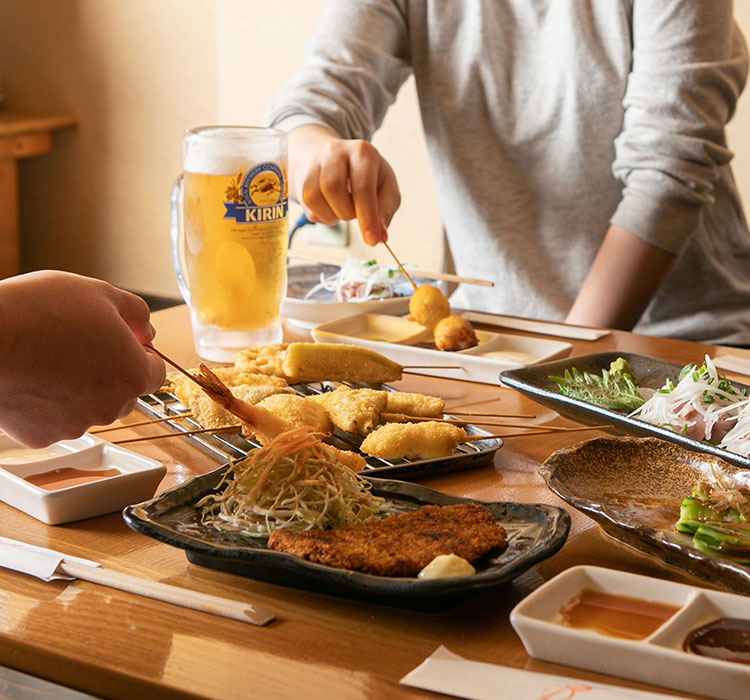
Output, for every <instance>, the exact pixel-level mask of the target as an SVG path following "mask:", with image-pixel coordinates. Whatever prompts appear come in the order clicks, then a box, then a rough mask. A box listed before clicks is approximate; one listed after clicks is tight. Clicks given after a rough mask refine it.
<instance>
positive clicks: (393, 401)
mask: <svg viewBox="0 0 750 700" xmlns="http://www.w3.org/2000/svg"><path fill="white" fill-rule="evenodd" d="M385 410H386V412H388V413H400V414H402V415H405V416H419V417H420V418H442V417H443V413H445V401H443V399H440V398H438V397H437V396H427V395H426V394H410V393H407V392H405V391H389V392H388V402H387V403H386V405H385Z"/></svg>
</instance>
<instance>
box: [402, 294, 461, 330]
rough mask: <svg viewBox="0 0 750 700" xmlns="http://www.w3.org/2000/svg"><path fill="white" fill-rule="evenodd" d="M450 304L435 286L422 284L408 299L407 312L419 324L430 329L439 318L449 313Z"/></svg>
mask: <svg viewBox="0 0 750 700" xmlns="http://www.w3.org/2000/svg"><path fill="white" fill-rule="evenodd" d="M450 312H451V305H450V302H449V301H448V299H447V298H446V296H445V294H443V293H442V292H441V291H440V290H439V289H438V288H437V287H433V286H432V285H430V284H422V285H420V286H419V287H417V288H416V290H414V294H412V295H411V299H409V314H410V315H411V318H412V319H413V320H414V321H416V322H417V323H418V324H419V325H420V326H424V327H425V328H429V329H430V330H432V329H433V328H435V326H436V325H437V323H438V321H440V319H441V318H445V317H446V316H448V315H450Z"/></svg>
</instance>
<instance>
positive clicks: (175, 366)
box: [146, 343, 200, 386]
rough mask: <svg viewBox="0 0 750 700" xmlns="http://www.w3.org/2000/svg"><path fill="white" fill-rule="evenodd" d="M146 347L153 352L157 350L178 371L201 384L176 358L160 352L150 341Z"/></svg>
mask: <svg viewBox="0 0 750 700" xmlns="http://www.w3.org/2000/svg"><path fill="white" fill-rule="evenodd" d="M146 347H147V348H148V349H149V350H151V351H152V352H155V353H156V354H157V355H158V356H159V357H161V359H162V360H164V362H166V363H167V364H168V365H172V367H174V368H175V369H176V370H177V371H179V372H182V373H183V374H184V375H185V376H186V377H187V378H188V379H192V380H193V381H194V382H195V383H196V384H198V386H200V382H199V381H198V380H197V379H196V378H195V377H194V376H193V375H192V374H190V372H188V371H187V370H186V369H184V368H182V367H180V365H178V364H177V363H176V362H175V361H174V360H170V359H169V358H168V357H167V356H166V355H165V354H164V353H163V352H159V351H158V350H157V349H156V348H155V347H154V346H153V345H151V344H150V343H147V344H146Z"/></svg>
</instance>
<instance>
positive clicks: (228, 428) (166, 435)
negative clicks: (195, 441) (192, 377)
mask: <svg viewBox="0 0 750 700" xmlns="http://www.w3.org/2000/svg"><path fill="white" fill-rule="evenodd" d="M241 427H242V426H241V425H240V424H239V423H238V424H237V425H228V426H226V427H225V428H201V429H199V430H178V431H177V432H174V433H161V434H159V435H147V436H145V437H137V438H130V439H128V440H115V441H113V442H112V444H113V445H126V444H127V443H129V442H145V441H146V440H161V439H162V438H170V437H185V436H187V435H198V434H200V433H224V432H228V431H231V430H238V429H239V428H241Z"/></svg>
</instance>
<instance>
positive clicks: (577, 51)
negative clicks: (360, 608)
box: [268, 0, 750, 344]
mask: <svg viewBox="0 0 750 700" xmlns="http://www.w3.org/2000/svg"><path fill="white" fill-rule="evenodd" d="M412 73H413V75H414V77H415V80H416V86H417V91H418V95H419V103H420V109H421V113H422V121H423V126H424V132H425V136H426V140H427V146H428V151H429V154H430V160H431V164H432V167H433V170H434V175H435V183H436V187H437V192H438V199H439V205H440V212H441V216H442V219H443V222H444V226H445V231H446V235H447V237H448V241H449V244H450V247H451V252H452V255H453V258H454V261H455V264H456V269H457V271H458V273H459V274H464V275H470V276H472V277H482V278H487V279H492V280H494V281H495V287H494V289H492V290H491V291H488V290H487V289H486V288H480V287H471V286H466V285H464V286H462V288H461V289H459V291H458V292H457V295H456V296H455V297H454V299H452V302H453V303H454V304H455V305H457V306H464V307H467V308H472V309H477V310H486V311H491V312H496V313H505V314H513V315H519V316H527V317H532V318H542V319H550V320H560V319H562V318H564V317H565V315H566V313H567V311H568V310H569V308H570V306H571V304H572V303H573V300H574V299H575V297H576V295H577V293H578V291H579V289H580V287H581V285H582V283H583V280H584V278H585V276H586V274H587V272H588V270H589V268H590V266H591V263H592V261H593V259H594V256H595V255H596V252H597V250H598V248H599V246H600V244H601V242H602V240H603V238H604V235H605V233H606V231H607V228H608V226H609V224H610V223H614V224H616V225H618V226H621V227H622V228H624V229H626V230H627V231H629V232H631V233H632V234H634V235H636V236H639V237H640V238H642V239H643V240H645V241H648V242H649V243H652V244H654V245H656V246H658V247H660V248H662V249H664V250H667V251H669V252H671V253H674V254H676V255H677V256H678V258H677V262H676V264H675V266H674V268H673V269H672V271H671V272H670V274H669V276H668V277H667V279H666V280H665V281H664V283H663V284H662V286H661V287H660V288H659V291H658V292H657V294H656V296H655V297H654V299H653V300H652V303H651V304H650V306H649V307H648V309H647V310H646V312H645V314H644V316H643V317H642V319H641V322H640V323H639V325H638V326H637V327H636V330H637V331H639V332H643V333H649V334H653V335H662V336H672V337H681V338H686V339H691V340H702V341H706V342H722V343H735V344H750V234H749V233H748V228H747V224H746V223H745V218H744V215H743V211H742V206H741V204H740V201H739V197H738V194H737V191H736V187H735V184H734V180H733V177H732V172H731V170H730V167H729V165H728V163H729V161H730V159H731V157H732V153H731V152H730V151H729V149H728V148H727V144H726V139H725V132H724V127H725V124H726V123H727V121H728V120H729V118H730V117H731V115H732V112H733V110H734V107H735V103H736V100H737V98H738V96H739V94H740V92H741V91H742V88H743V86H744V83H745V78H746V74H747V53H746V49H745V43H744V40H743V38H742V35H741V34H740V32H739V29H738V28H737V27H736V25H735V23H734V21H733V19H732V2H731V0H710V1H708V0H462V1H459V0H329V1H328V2H327V3H326V5H325V7H324V10H323V13H322V15H321V18H320V20H319V24H318V27H317V30H316V32H315V34H314V36H313V37H312V38H311V39H310V40H309V42H308V43H307V45H306V48H305V54H304V61H303V65H302V67H301V68H300V70H299V71H298V72H296V73H295V74H294V75H293V76H292V77H291V78H290V79H289V81H288V82H287V83H286V85H285V86H284V88H283V89H282V91H281V93H280V94H279V96H278V98H277V99H276V100H275V102H274V103H273V104H272V105H271V106H270V108H269V112H268V122H269V123H270V124H273V125H275V126H277V127H279V128H282V129H286V130H291V129H293V128H295V127H297V126H300V125H302V124H309V123H319V124H326V125H328V126H330V127H332V128H333V129H334V130H335V131H336V132H338V133H339V134H340V135H341V136H342V137H344V138H359V139H369V138H371V136H372V134H373V132H374V131H375V130H376V129H377V128H378V127H379V126H380V124H381V123H382V120H383V117H384V115H385V112H386V110H387V109H388V107H389V106H390V105H391V104H392V103H393V101H394V100H395V97H396V94H397V92H398V90H399V88H400V87H401V85H402V84H403V82H404V81H405V80H406V79H407V77H408V76H409V75H410V74H412Z"/></svg>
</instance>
